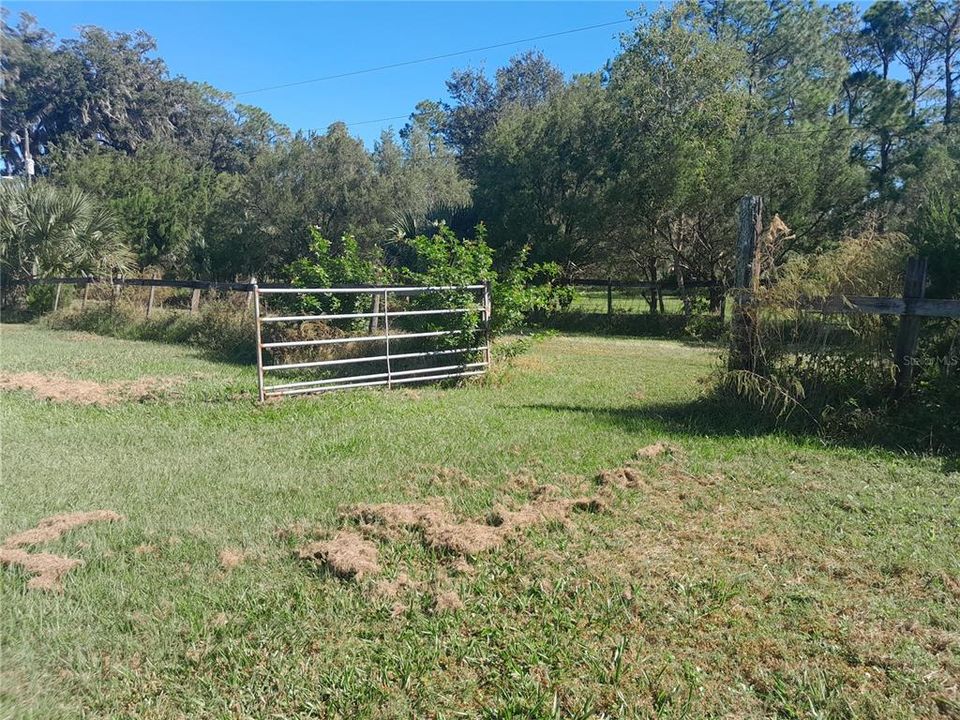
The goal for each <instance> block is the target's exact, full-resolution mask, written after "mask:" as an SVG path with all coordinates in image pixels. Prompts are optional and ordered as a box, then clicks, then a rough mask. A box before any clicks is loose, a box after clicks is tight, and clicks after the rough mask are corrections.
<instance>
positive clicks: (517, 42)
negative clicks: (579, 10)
mask: <svg viewBox="0 0 960 720" xmlns="http://www.w3.org/2000/svg"><path fill="white" fill-rule="evenodd" d="M629 22H632V20H630V19H624V20H614V21H612V22H606V23H599V24H597V25H584V26H583V27H577V28H571V29H570V30H560V31H558V32H553V33H546V34H544V35H534V36H533V37H527V38H521V39H519V40H508V41H507V42H501V43H496V44H495V45H484V46H483V47H476V48H470V49H469V50H457V51H455V52H449V53H443V54H441V55H431V56H430V57H425V58H418V59H416V60H404V61H402V62H396V63H390V64H389V65H378V66H376V67H370V68H364V69H362V70H351V71H349V72H343V73H337V74H335V75H322V76H320V77H315V78H310V79H308V80H297V81H295V82H288V83H280V84H279V85H267V86H266V87H261V88H255V89H253V90H244V91H242V92H238V93H234V95H252V94H253V93H259V92H266V91H268V90H281V89H283V88H290V87H297V86H299V85H310V84H312V83H318V82H324V81H326V80H338V79H340V78H347V77H355V76H357V75H366V74H368V73H375V72H380V71H381V70H392V69H393V68H399V67H407V66H408V65H419V64H421V63H427V62H433V61H434V60H443V59H444V58H452V57H459V56H461V55H469V54H471V53H475V52H484V51H485V50H496V49H497V48H502V47H509V46H511V45H520V44H522V43H526V42H534V41H536V40H546V39H547V38H553V37H560V36H562V35H572V34H573V33H579V32H586V31H587V30H598V29H600V28H605V27H612V26H614V25H623V24H624V23H629ZM355 124H357V123H355Z"/></svg>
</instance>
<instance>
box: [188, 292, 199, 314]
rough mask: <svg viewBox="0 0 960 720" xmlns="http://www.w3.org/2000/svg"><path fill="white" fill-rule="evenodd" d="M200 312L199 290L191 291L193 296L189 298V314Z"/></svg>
mask: <svg viewBox="0 0 960 720" xmlns="http://www.w3.org/2000/svg"><path fill="white" fill-rule="evenodd" d="M198 312H200V288H194V289H193V295H191V296H190V314H191V315H196V314H197V313H198Z"/></svg>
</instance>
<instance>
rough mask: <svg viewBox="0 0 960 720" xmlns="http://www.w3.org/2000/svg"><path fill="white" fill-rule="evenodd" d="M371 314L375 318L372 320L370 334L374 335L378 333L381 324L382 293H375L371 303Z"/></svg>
mask: <svg viewBox="0 0 960 720" xmlns="http://www.w3.org/2000/svg"><path fill="white" fill-rule="evenodd" d="M370 312H371V313H372V314H373V316H372V317H371V318H370V334H371V335H373V334H374V333H375V332H376V331H377V325H378V324H379V320H380V317H379V313H380V293H373V299H372V300H371V303H370Z"/></svg>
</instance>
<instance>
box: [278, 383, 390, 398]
mask: <svg viewBox="0 0 960 720" xmlns="http://www.w3.org/2000/svg"><path fill="white" fill-rule="evenodd" d="M387 382H388V381H387V380H373V381H371V382H359V383H348V384H346V385H325V386H323V387H306V388H291V389H290V390H276V391H274V392H271V393H268V392H266V390H264V394H265V395H270V396H276V395H303V394H305V393H315V392H324V391H326V390H347V389H349V388H359V387H373V386H374V385H386V384H387Z"/></svg>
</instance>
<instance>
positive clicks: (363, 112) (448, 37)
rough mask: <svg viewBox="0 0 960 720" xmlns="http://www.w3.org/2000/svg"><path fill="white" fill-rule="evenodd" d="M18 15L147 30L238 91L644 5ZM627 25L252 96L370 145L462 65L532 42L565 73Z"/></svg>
mask: <svg viewBox="0 0 960 720" xmlns="http://www.w3.org/2000/svg"><path fill="white" fill-rule="evenodd" d="M4 4H5V5H6V7H7V8H9V9H10V11H11V15H12V16H15V15H16V14H17V13H19V12H20V11H21V10H26V11H28V12H30V13H31V14H33V15H35V16H36V17H37V19H38V21H39V23H40V25H42V26H43V27H45V28H47V29H49V30H52V31H54V32H55V33H56V34H57V35H58V36H60V37H72V36H75V34H76V32H75V28H76V27H77V26H79V25H85V24H86V25H99V26H101V27H105V28H107V29H109V30H125V31H132V30H137V29H142V30H145V31H146V32H148V33H150V34H151V35H153V36H154V37H155V38H156V40H157V45H158V53H159V55H160V56H161V57H162V58H163V59H164V60H165V61H166V62H167V65H168V67H169V69H170V71H171V73H172V74H174V75H177V74H180V75H184V76H185V77H187V78H188V79H190V80H197V81H202V82H207V83H210V84H211V85H214V86H215V87H218V88H221V89H223V90H229V91H231V92H236V93H240V92H243V91H246V90H252V89H254V88H261V87H265V86H269V85H276V84H282V83H287V82H297V81H300V80H306V79H309V78H315V77H318V76H323V75H332V74H337V73H343V72H350V71H354V70H360V69H364V68H369V67H374V66H379V65H386V64H390V63H395V62H403V61H406V60H413V59H418V58H423V57H428V56H432V55H441V54H445V53H450V52H456V51H459V50H466V49H470V48H477V47H483V46H488V45H494V44H497V43H502V42H508V41H511V40H518V39H521V38H527V37H533V36H537V35H545V34H549V33H553V32H560V31H564V30H569V29H572V28H577V27H582V26H587V25H595V24H600V23H605V22H611V21H616V20H621V19H626V17H627V12H628V11H629V10H636V9H638V8H639V7H640V5H641V3H640V2H560V3H554V2H526V3H512V2H488V3H467V2H457V3H445V2H420V3H401V2H388V3H381V2H376V3H375V2H370V3H365V2H354V3H320V2H316V3H311V2H295V3H291V2H196V3H194V2H168V3H154V2H129V3H120V2H6V3H4ZM629 27H630V25H629V24H626V23H624V24H623V25H619V26H613V27H606V28H599V29H595V30H588V31H585V32H581V33H576V34H570V35H565V36H561V37H555V38H548V39H543V40H539V41H535V42H529V43H524V44H519V45H513V46H510V47H506V48H498V49H495V50H487V51H483V52H476V53H471V54H470V55H464V56H460V57H455V58H447V59H443V60H437V61H433V62H429V63H423V64H419V65H411V66H407V67H401V68H396V69H391V70H384V71H381V72H376V73H371V74H366V75H360V76H356V77H351V78H343V79H338V80H329V81H325V82H320V83H314V84H309V85H300V86H297V87H292V88H286V89H280V90H271V91H267V92H260V93H253V94H245V95H241V96H240V97H238V101H241V102H246V103H250V104H252V105H259V106H261V107H263V108H264V109H266V110H267V111H269V112H270V113H271V114H272V115H273V116H274V117H275V118H276V119H278V120H279V121H281V122H283V123H284V124H286V125H288V126H290V127H291V128H293V129H319V130H323V129H325V128H326V127H327V126H328V125H329V124H330V123H331V122H333V121H335V120H343V121H346V122H348V123H363V124H352V125H351V132H352V133H353V134H355V135H358V136H360V137H362V138H363V139H364V140H365V141H367V143H368V144H372V142H373V141H374V140H375V139H376V138H377V137H378V136H379V135H380V131H381V129H382V128H384V127H387V126H393V127H394V128H396V129H399V128H400V127H402V126H403V124H404V120H402V119H401V120H390V121H383V122H369V123H364V122H363V121H368V120H378V119H380V118H389V117H393V116H397V115H405V114H408V113H409V112H410V111H412V110H413V107H414V105H416V103H417V102H418V101H420V100H422V99H425V98H434V99H443V98H445V97H446V92H445V87H444V81H445V80H446V79H447V78H448V77H449V76H450V72H451V71H452V70H453V69H455V68H462V67H467V66H473V67H479V66H482V67H484V68H485V69H486V70H487V71H488V72H490V73H492V72H493V71H494V70H495V69H496V68H497V67H498V66H500V65H503V64H505V63H506V62H507V61H508V60H509V58H510V57H511V56H512V55H514V54H516V53H519V52H522V51H523V50H526V49H531V48H537V49H540V50H542V51H543V52H544V53H545V54H546V55H547V57H549V58H550V59H551V60H552V61H553V62H554V63H555V64H556V65H557V66H559V67H560V69H561V70H563V72H564V73H566V74H567V75H568V76H570V75H572V74H575V73H582V72H592V71H594V70H597V69H599V68H600V67H601V66H602V65H603V63H604V62H605V61H606V60H607V59H608V58H610V57H612V56H613V55H614V54H615V53H616V51H617V48H618V46H619V41H618V39H617V35H618V33H620V32H622V31H625V30H627V29H629Z"/></svg>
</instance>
